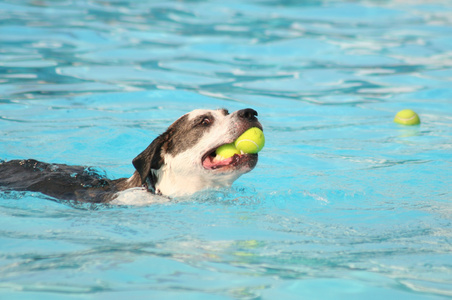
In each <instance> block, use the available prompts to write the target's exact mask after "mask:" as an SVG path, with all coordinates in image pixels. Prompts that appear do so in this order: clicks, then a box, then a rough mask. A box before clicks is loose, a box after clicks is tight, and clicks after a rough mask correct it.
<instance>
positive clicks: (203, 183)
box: [0, 108, 263, 203]
mask: <svg viewBox="0 0 452 300" xmlns="http://www.w3.org/2000/svg"><path fill="white" fill-rule="evenodd" d="M251 127H257V128H259V129H261V130H263V128H262V125H261V123H260V122H259V121H258V119H257V112H256V111H255V110H253V109H250V108H247V109H242V110H238V111H236V112H234V113H229V112H228V110H226V109H217V110H204V109H198V110H194V111H192V112H190V113H187V114H185V115H183V116H182V117H180V118H179V119H177V120H176V121H175V122H174V123H173V124H172V125H170V126H169V127H168V129H167V130H166V131H165V132H164V133H163V134H161V135H159V136H158V137H157V138H156V139H154V141H153V142H152V143H151V144H150V145H149V146H148V147H147V148H146V149H145V150H144V151H143V152H141V153H140V154H139V155H138V156H137V157H135V158H134V159H133V161H132V164H133V166H134V167H135V172H134V173H133V175H132V176H131V177H130V178H120V179H116V180H110V179H108V178H106V177H105V176H103V175H100V174H99V173H98V172H96V171H95V170H94V169H92V168H86V167H83V166H69V165H64V164H49V163H44V162H39V161H36V160H33V159H27V160H12V161H6V162H3V163H0V189H1V190H15V191H32V192H39V193H42V194H45V195H48V196H50V197H52V198H55V199H58V200H76V201H82V202H94V203H105V202H110V201H111V200H113V199H115V198H116V197H117V195H118V193H120V192H121V191H125V190H127V189H132V188H142V189H144V190H146V191H148V192H150V193H152V194H155V195H159V196H164V197H168V198H174V197H179V196H187V195H191V194H193V193H196V192H198V191H201V190H205V189H216V188H223V187H229V186H231V185H232V183H233V182H234V181H235V180H236V179H237V178H239V177H240V176H241V175H243V174H245V173H247V172H250V171H251V170H252V169H254V167H255V166H256V164H257V161H258V154H244V153H242V154H235V155H234V156H232V157H230V158H227V159H222V158H221V157H219V156H217V155H216V153H215V150H216V149H217V148H218V147H220V146H222V145H224V144H229V143H232V142H233V141H234V140H236V139H237V138H238V137H239V136H240V135H241V134H243V133H244V132H245V131H246V130H248V129H249V128H251Z"/></svg>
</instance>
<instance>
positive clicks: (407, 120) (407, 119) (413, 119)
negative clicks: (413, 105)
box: [394, 109, 421, 125]
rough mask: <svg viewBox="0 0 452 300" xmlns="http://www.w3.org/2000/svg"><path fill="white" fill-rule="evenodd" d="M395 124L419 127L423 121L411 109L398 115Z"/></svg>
mask: <svg viewBox="0 0 452 300" xmlns="http://www.w3.org/2000/svg"><path fill="white" fill-rule="evenodd" d="M394 122H396V123H398V124H402V125H418V124H420V123H421V120H420V119H419V116H418V114H417V113H415V112H414V111H412V110H411V109H404V110H401V111H399V112H398V113H397V114H396V116H395V118H394Z"/></svg>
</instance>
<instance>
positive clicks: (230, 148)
mask: <svg viewBox="0 0 452 300" xmlns="http://www.w3.org/2000/svg"><path fill="white" fill-rule="evenodd" d="M215 153H216V154H217V155H219V156H221V157H222V158H229V157H232V156H234V154H240V151H239V150H237V148H236V147H235V145H234V143H231V144H225V145H223V146H220V147H218V149H217V150H216V151H215Z"/></svg>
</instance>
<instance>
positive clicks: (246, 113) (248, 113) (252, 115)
mask: <svg viewBox="0 0 452 300" xmlns="http://www.w3.org/2000/svg"><path fill="white" fill-rule="evenodd" d="M237 114H238V116H239V118H243V119H247V120H254V119H256V116H257V111H255V110H254V109H251V108H245V109H242V110H239V111H238V112H237Z"/></svg>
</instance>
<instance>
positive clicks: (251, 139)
mask: <svg viewBox="0 0 452 300" xmlns="http://www.w3.org/2000/svg"><path fill="white" fill-rule="evenodd" d="M234 144H235V147H236V148H237V149H238V150H239V151H243V152H244V153H251V154H255V153H257V152H259V151H261V150H262V148H264V145H265V136H264V133H263V132H262V130H260V129H259V128H257V127H252V128H250V129H248V130H247V131H245V132H244V133H243V134H242V135H241V136H239V138H238V139H236V140H235V142H234Z"/></svg>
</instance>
